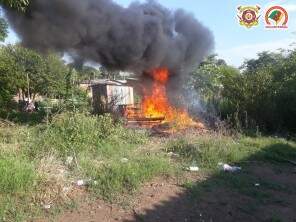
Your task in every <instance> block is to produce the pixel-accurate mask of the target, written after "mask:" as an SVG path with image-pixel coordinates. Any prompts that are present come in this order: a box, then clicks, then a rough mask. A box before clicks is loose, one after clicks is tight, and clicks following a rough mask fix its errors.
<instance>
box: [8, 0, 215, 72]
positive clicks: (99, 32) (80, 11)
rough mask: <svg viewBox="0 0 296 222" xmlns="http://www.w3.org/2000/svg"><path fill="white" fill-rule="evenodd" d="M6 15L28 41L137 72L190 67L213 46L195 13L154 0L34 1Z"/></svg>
mask: <svg viewBox="0 0 296 222" xmlns="http://www.w3.org/2000/svg"><path fill="white" fill-rule="evenodd" d="M6 15H7V17H8V20H9V22H10V24H11V25H12V27H13V29H14V30H15V31H16V32H17V34H18V35H19V36H20V37H21V40H22V43H23V44H24V46H27V47H30V48H33V49H37V50H40V51H47V50H55V51H58V52H66V53H69V54H70V55H73V56H74V57H75V58H76V59H77V58H79V59H81V60H83V61H92V62H96V63H99V64H101V65H103V66H104V67H106V68H108V69H114V70H126V71H132V72H134V73H139V74H140V73H143V72H144V71H147V70H150V69H152V68H155V67H163V66H165V67H168V68H169V69H170V71H171V73H173V74H176V73H184V72H187V71H189V70H190V69H192V68H193V67H194V66H195V65H197V64H198V63H199V62H200V61H201V60H202V59H203V57H204V56H205V55H206V54H207V53H208V52H209V50H211V48H212V45H213V37H212V34H211V32H210V31H209V30H208V29H207V28H205V27H204V26H203V25H201V24H200V23H199V22H198V21H197V20H196V19H195V18H194V17H193V16H192V15H191V14H188V13H186V12H185V11H183V10H176V11H170V10H168V9H166V8H164V7H163V6H161V5H160V4H158V3H157V2H155V1H148V2H146V3H138V2H134V3H132V4H131V5H130V6H129V7H128V8H124V7H121V6H119V5H118V4H116V3H114V2H113V1H111V0H32V1H31V3H30V5H29V8H28V9H27V11H26V12H25V13H21V12H17V11H14V10H9V9H6Z"/></svg>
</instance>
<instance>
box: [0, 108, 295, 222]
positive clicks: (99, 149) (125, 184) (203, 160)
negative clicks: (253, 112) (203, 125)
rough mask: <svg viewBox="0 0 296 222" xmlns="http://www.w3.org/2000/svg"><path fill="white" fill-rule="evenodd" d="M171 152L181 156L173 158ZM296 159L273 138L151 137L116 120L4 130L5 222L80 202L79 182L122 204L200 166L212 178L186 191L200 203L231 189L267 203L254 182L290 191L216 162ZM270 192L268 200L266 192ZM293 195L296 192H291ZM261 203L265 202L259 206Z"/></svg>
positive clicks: (1, 201)
mask: <svg viewBox="0 0 296 222" xmlns="http://www.w3.org/2000/svg"><path fill="white" fill-rule="evenodd" d="M169 152H173V153H174V154H176V155H175V156H176V158H171V156H170V155H168V153H169ZM295 159H296V144H295V143H293V142H289V141H287V140H285V139H278V138H273V137H253V138H251V137H246V136H242V135H241V136H235V137H230V136H223V135H221V134H217V133H211V134H206V135H194V134H192V133H188V134H186V135H185V136H184V135H180V136H178V135H176V136H174V137H172V138H165V139H156V138H151V137H149V135H148V134H147V132H146V131H144V130H143V131H141V130H137V131H135V130H131V129H126V128H124V127H123V125H122V124H121V123H120V122H118V123H115V122H113V120H112V118H111V117H110V116H104V117H93V116H90V115H87V114H77V113H76V114H74V113H65V114H61V115H57V116H55V117H54V118H53V120H52V122H51V123H50V124H48V125H46V124H38V125H35V126H22V125H11V126H8V125H6V126H4V125H3V126H2V127H0V172H1V173H0V221H24V220H25V219H28V218H36V217H40V216H41V217H42V214H43V213H44V211H45V209H44V208H46V207H47V206H50V207H51V211H52V212H57V210H59V209H62V208H63V207H65V206H71V205H72V204H73V201H74V202H75V189H76V188H77V185H76V183H77V181H78V180H81V179H83V180H84V181H87V183H88V185H87V186H85V189H86V190H87V191H88V193H89V194H90V195H91V196H94V197H99V198H100V199H104V200H105V201H108V202H115V203H121V202H122V201H124V200H125V199H126V196H129V195H133V194H135V193H136V191H137V190H138V188H139V187H140V186H141V184H143V183H144V182H147V181H149V180H151V179H152V178H154V177H157V176H172V177H173V176H175V175H178V176H181V177H182V172H184V171H183V169H184V168H186V167H188V166H191V165H197V166H199V167H200V168H201V172H202V173H205V174H207V175H208V176H209V177H211V178H212V179H211V180H209V181H208V182H202V183H196V182H195V181H194V182H193V181H185V182H184V186H185V187H186V188H187V189H188V190H189V191H190V192H191V193H192V196H193V197H194V196H198V194H199V193H200V192H204V191H205V190H215V188H216V187H217V186H218V187H219V186H220V187H221V186H227V187H231V188H233V189H236V190H237V191H238V192H242V193H245V194H247V195H250V196H252V195H257V196H259V197H258V198H259V199H260V198H262V200H264V198H266V196H268V194H269V193H268V192H267V191H262V192H258V190H256V187H254V186H253V185H250V183H249V181H250V180H252V181H259V182H258V183H260V184H265V186H266V187H268V189H280V190H282V189H287V190H290V187H289V186H285V187H282V186H281V185H280V184H277V183H275V182H274V183H272V182H271V181H268V182H266V181H262V180H259V179H260V178H259V179H257V178H253V176H252V175H250V174H244V173H242V174H239V176H236V175H232V174H226V175H223V174H221V173H220V170H219V167H218V163H220V162H223V163H230V164H239V165H240V166H242V167H243V168H248V167H249V166H251V165H252V164H250V163H253V162H254V163H255V162H262V163H269V164H272V165H273V166H275V167H276V166H277V165H278V164H281V163H287V161H288V160H295ZM266 192H267V193H266ZM291 192H292V191H291ZM260 200H261V199H260Z"/></svg>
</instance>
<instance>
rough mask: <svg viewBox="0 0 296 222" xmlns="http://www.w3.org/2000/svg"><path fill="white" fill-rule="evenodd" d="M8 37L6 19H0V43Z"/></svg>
mask: <svg viewBox="0 0 296 222" xmlns="http://www.w3.org/2000/svg"><path fill="white" fill-rule="evenodd" d="M7 36H8V23H7V21H6V20H5V19H4V18H0V42H3V41H4V40H5V39H6V37H7Z"/></svg>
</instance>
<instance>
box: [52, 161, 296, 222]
mask: <svg viewBox="0 0 296 222" xmlns="http://www.w3.org/2000/svg"><path fill="white" fill-rule="evenodd" d="M245 169H246V174H248V175H251V176H252V178H258V180H259V179H260V181H261V183H260V184H259V185H258V184H257V185H255V184H256V182H257V181H256V180H251V181H249V182H250V184H251V186H254V187H255V188H250V189H247V191H246V190H245V189H244V187H243V186H245V185H244V183H242V187H239V188H241V190H240V189H233V188H232V187H231V186H230V185H229V186H228V185H227V181H224V183H221V184H222V185H221V184H220V185H217V184H216V183H217V178H218V176H219V175H212V176H210V177H208V178H205V177H204V176H203V175H201V174H200V173H198V174H196V173H193V174H192V173H191V174H188V175H186V178H187V179H189V180H191V181H195V182H196V186H197V187H199V186H203V185H206V186H205V187H212V188H211V189H204V190H202V192H201V193H200V194H199V195H193V193H192V192H193V191H192V190H189V189H186V188H185V187H184V186H181V185H180V184H182V183H181V182H180V181H179V180H178V179H162V178H158V179H155V180H153V181H152V182H150V183H147V184H145V185H143V186H142V188H141V189H140V191H139V192H138V195H137V197H136V198H135V199H134V200H133V201H132V204H131V205H129V206H127V207H124V206H121V207H120V206H118V205H112V204H107V203H105V202H104V201H101V200H97V201H94V202H92V203H87V201H86V199H85V202H84V201H83V200H82V201H81V202H80V204H79V206H78V207H77V208H76V209H74V210H71V211H68V212H65V213H63V214H62V215H59V216H58V217H57V218H55V219H54V221H58V222H115V221H121V222H136V221H140V222H141V221H145V222H146V221H147V222H182V221H184V222H191V221H192V222H199V221H200V222H203V221H204V222H210V221H214V222H216V221H217V222H220V221H221V222H228V221H229V222H232V221H233V222H235V221H246V222H253V221H254V222H257V221H264V222H276V221H278V222H279V221H283V222H296V169H295V167H294V166H292V165H284V166H283V165H281V166H278V165H271V164H263V163H262V164H260V163H257V164H255V165H252V166H248V167H245ZM221 174H224V172H221ZM238 176H239V175H238ZM247 184H248V182H247ZM253 189H254V190H253ZM256 189H257V190H256Z"/></svg>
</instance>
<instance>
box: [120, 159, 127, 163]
mask: <svg viewBox="0 0 296 222" xmlns="http://www.w3.org/2000/svg"><path fill="white" fill-rule="evenodd" d="M120 162H121V163H127V162H128V159H127V158H122V159H121V160H120Z"/></svg>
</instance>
